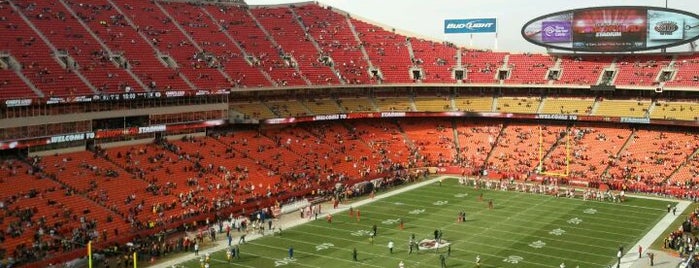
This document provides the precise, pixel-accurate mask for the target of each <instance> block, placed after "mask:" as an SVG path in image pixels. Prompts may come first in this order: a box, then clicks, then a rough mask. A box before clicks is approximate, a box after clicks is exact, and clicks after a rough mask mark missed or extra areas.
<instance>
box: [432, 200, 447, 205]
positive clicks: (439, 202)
mask: <svg viewBox="0 0 699 268" xmlns="http://www.w3.org/2000/svg"><path fill="white" fill-rule="evenodd" d="M446 204H449V201H446V200H439V201H435V202H434V203H432V205H435V206H444V205H446Z"/></svg>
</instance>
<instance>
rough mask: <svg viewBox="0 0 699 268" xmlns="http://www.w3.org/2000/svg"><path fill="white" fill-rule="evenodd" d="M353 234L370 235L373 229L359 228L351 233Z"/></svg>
mask: <svg viewBox="0 0 699 268" xmlns="http://www.w3.org/2000/svg"><path fill="white" fill-rule="evenodd" d="M350 234H351V235H352V236H370V235H371V231H369V230H357V231H354V232H351V233H350Z"/></svg>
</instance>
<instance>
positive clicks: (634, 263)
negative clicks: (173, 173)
mask: <svg viewBox="0 0 699 268" xmlns="http://www.w3.org/2000/svg"><path fill="white" fill-rule="evenodd" d="M444 177H451V176H441V177H437V178H433V179H429V180H425V181H421V182H418V183H415V184H411V185H408V186H406V187H403V188H400V189H396V190H392V191H389V192H385V193H381V194H379V195H376V196H375V197H374V198H373V199H371V198H366V199H363V200H360V201H356V202H353V203H351V204H340V206H339V207H338V208H337V209H333V208H332V204H330V203H329V202H328V203H324V204H322V212H323V213H322V214H320V215H318V218H324V217H325V216H326V215H327V214H336V213H340V212H344V211H347V210H348V209H349V207H350V206H351V207H355V208H356V207H359V206H362V205H365V204H369V203H371V202H374V201H376V200H381V199H384V198H387V197H391V196H394V195H397V194H401V193H404V192H406V191H410V190H413V189H416V188H420V187H423V186H425V185H428V184H431V183H435V182H437V181H438V180H440V179H443V178H444ZM628 196H632V197H635V198H646V199H655V200H665V201H669V202H679V203H678V204H677V211H680V213H678V214H677V215H672V213H667V215H665V216H664V217H663V218H662V219H661V220H660V221H659V222H658V223H657V224H656V225H655V226H654V227H653V228H652V229H651V230H650V231H649V232H648V233H646V235H645V236H643V237H642V238H641V239H640V240H639V241H638V243H636V244H635V245H634V246H633V247H631V248H630V249H628V252H626V254H625V255H624V256H623V257H622V259H621V266H620V267H621V268H641V267H650V262H649V260H648V256H647V255H646V253H648V252H653V253H654V254H655V260H654V262H655V265H654V266H653V267H660V268H676V267H677V264H678V263H679V262H680V261H681V258H679V257H676V256H672V255H670V254H667V253H665V252H662V251H657V250H646V249H647V248H648V247H650V245H651V244H652V243H653V242H654V241H655V240H656V239H657V238H658V237H659V236H660V235H662V233H663V231H665V230H666V229H667V228H668V227H669V226H670V224H672V223H673V222H674V221H675V219H677V218H678V217H680V216H682V215H685V214H684V213H685V211H684V210H685V209H686V208H687V207H688V206H689V205H690V204H691V202H689V201H682V200H680V201H678V200H671V199H664V198H658V197H651V196H641V195H628ZM307 222H309V219H303V218H300V217H299V216H298V213H289V214H285V215H282V216H281V217H280V219H279V223H280V224H281V226H282V227H283V229H288V228H291V227H294V226H298V225H301V224H304V223H307ZM268 235H271V234H268ZM260 237H262V235H259V234H257V233H255V234H252V233H251V234H248V235H247V236H246V240H248V241H249V240H255V239H258V238H260ZM233 241H234V243H233V244H237V239H233ZM213 245H214V246H213V247H208V248H204V249H202V250H200V252H199V254H200V256H202V255H206V254H207V253H214V252H218V251H222V250H225V249H226V248H227V243H226V241H225V239H220V240H218V241H216V242H215V243H214V244H213ZM639 245H642V246H643V248H644V250H643V255H642V258H640V259H639V258H638V246H639ZM194 259H199V257H194V254H193V253H192V254H186V255H183V256H179V257H175V258H172V259H169V260H167V261H164V262H162V263H158V264H156V265H152V266H150V267H163V268H165V267H178V266H177V265H178V264H180V263H183V262H186V261H189V260H194ZM613 267H616V266H613Z"/></svg>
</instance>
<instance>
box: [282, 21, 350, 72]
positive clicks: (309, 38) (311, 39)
mask: <svg viewBox="0 0 699 268" xmlns="http://www.w3.org/2000/svg"><path fill="white" fill-rule="evenodd" d="M289 10H291V15H293V16H294V19H295V20H296V22H297V23H298V24H299V26H301V29H303V33H304V34H306V38H307V39H308V40H309V41H311V43H312V44H313V46H314V47H315V48H316V50H318V55H325V53H324V51H323V49H321V48H320V45H319V44H318V41H316V39H315V38H313V35H311V34H309V33H308V30H307V27H306V25H305V24H304V23H303V20H301V16H299V15H298V14H296V10H294V9H293V8H291V7H289ZM328 67H329V68H330V70H332V71H333V74H335V77H337V79H338V80H339V81H340V84H342V85H346V84H347V81H345V80H344V79H342V75H341V74H340V71H338V70H337V69H336V68H335V65H334V64H333V65H330V66H328Z"/></svg>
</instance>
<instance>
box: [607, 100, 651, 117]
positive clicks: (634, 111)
mask: <svg viewBox="0 0 699 268" xmlns="http://www.w3.org/2000/svg"><path fill="white" fill-rule="evenodd" d="M598 102H599V103H598V106H597V109H596V110H595V112H594V115H600V116H628V117H645V116H646V112H648V108H649V107H650V103H651V102H650V101H649V100H638V101H628V100H609V99H600V100H599V101H598Z"/></svg>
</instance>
